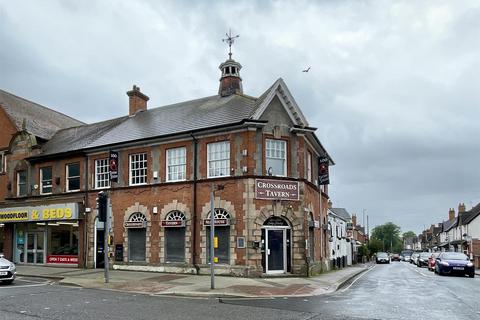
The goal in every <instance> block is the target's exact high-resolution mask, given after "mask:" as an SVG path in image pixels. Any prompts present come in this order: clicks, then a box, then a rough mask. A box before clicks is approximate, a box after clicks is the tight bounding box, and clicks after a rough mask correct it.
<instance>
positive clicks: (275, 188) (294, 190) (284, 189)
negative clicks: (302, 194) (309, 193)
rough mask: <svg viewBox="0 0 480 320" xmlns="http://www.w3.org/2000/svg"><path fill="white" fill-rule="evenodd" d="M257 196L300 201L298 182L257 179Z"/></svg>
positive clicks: (257, 197)
mask: <svg viewBox="0 0 480 320" xmlns="http://www.w3.org/2000/svg"><path fill="white" fill-rule="evenodd" d="M255 198H256V199H264V200H291V201H298V200H299V193H298V182H296V181H282V180H270V179H256V180H255Z"/></svg>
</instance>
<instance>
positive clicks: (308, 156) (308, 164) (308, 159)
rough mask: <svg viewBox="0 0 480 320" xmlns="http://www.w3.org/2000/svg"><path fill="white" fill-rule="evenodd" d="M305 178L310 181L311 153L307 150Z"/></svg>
mask: <svg viewBox="0 0 480 320" xmlns="http://www.w3.org/2000/svg"><path fill="white" fill-rule="evenodd" d="M307 180H308V181H310V182H312V154H311V153H310V151H308V152H307Z"/></svg>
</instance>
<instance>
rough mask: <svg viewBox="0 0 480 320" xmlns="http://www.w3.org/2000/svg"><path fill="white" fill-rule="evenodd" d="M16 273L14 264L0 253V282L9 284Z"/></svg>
mask: <svg viewBox="0 0 480 320" xmlns="http://www.w3.org/2000/svg"><path fill="white" fill-rule="evenodd" d="M16 275H17V271H16V268H15V265H14V264H13V263H12V262H10V261H8V260H7V259H5V257H4V256H3V255H2V254H0V282H2V283H6V284H11V283H12V282H13V280H15V277H16Z"/></svg>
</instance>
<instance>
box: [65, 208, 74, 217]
mask: <svg viewBox="0 0 480 320" xmlns="http://www.w3.org/2000/svg"><path fill="white" fill-rule="evenodd" d="M65 218H67V219H71V218H72V209H70V208H65Z"/></svg>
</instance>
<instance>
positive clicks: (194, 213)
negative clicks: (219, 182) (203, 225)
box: [190, 132, 200, 274]
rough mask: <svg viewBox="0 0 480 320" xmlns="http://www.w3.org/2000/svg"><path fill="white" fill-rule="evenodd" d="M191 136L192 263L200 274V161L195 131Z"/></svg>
mask: <svg viewBox="0 0 480 320" xmlns="http://www.w3.org/2000/svg"><path fill="white" fill-rule="evenodd" d="M190 136H191V137H192V139H193V210H192V221H193V222H192V234H193V239H192V240H193V241H192V249H191V250H192V263H193V266H194V267H195V269H196V270H197V274H199V271H200V267H199V266H198V264H197V259H196V258H197V254H196V251H197V243H198V241H197V240H198V239H197V162H198V155H197V152H198V140H197V138H195V136H194V135H193V132H192V133H190Z"/></svg>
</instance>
